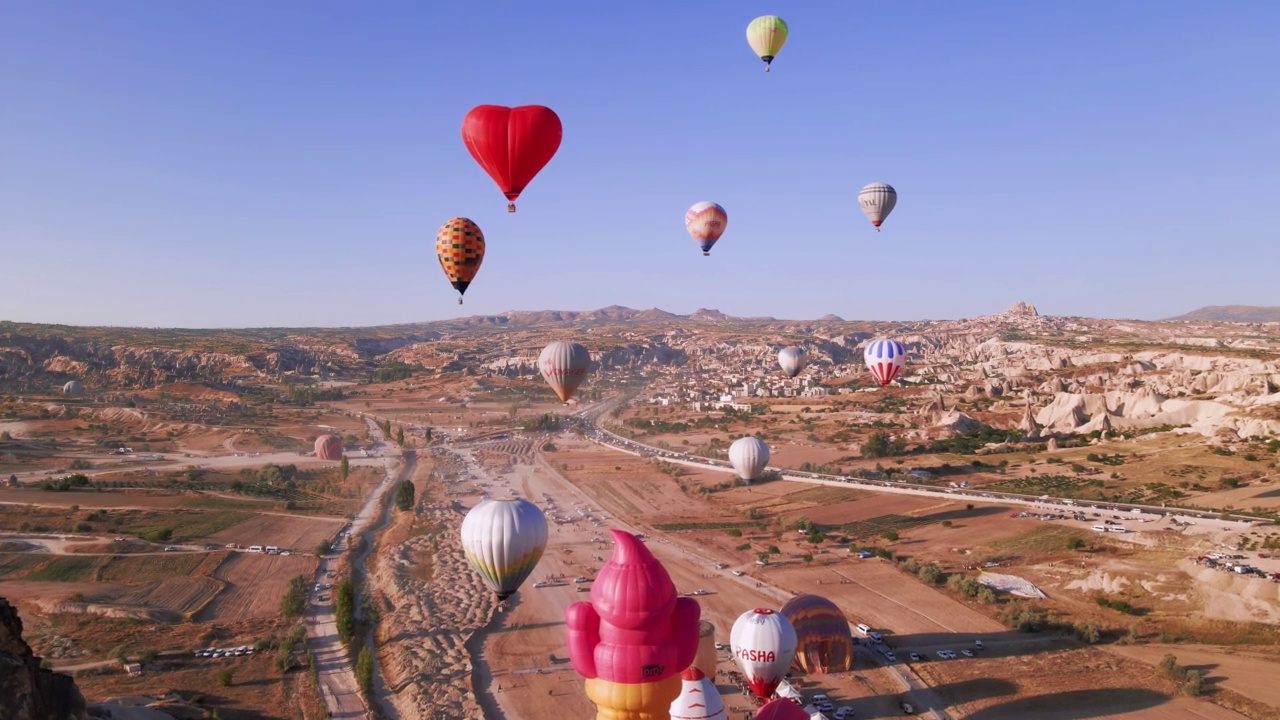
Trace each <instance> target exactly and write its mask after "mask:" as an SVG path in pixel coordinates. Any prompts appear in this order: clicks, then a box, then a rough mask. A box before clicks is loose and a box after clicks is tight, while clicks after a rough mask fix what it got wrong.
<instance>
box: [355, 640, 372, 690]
mask: <svg viewBox="0 0 1280 720" xmlns="http://www.w3.org/2000/svg"><path fill="white" fill-rule="evenodd" d="M356 682H357V683H359V685H360V689H361V690H363V691H364V693H365V694H366V695H368V694H369V693H371V692H373V653H371V652H369V648H368V647H363V648H360V656H359V657H358V658H356Z"/></svg>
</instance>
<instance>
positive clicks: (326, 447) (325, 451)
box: [316, 435, 342, 460]
mask: <svg viewBox="0 0 1280 720" xmlns="http://www.w3.org/2000/svg"><path fill="white" fill-rule="evenodd" d="M316 457H318V458H320V459H321V460H341V459H342V439H341V438H339V437H338V436H337V435H321V436H320V437H318V438H316Z"/></svg>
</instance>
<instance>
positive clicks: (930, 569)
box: [919, 563, 942, 585]
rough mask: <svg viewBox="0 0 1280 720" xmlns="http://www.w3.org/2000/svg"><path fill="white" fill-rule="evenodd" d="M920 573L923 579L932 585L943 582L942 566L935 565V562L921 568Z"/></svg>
mask: <svg viewBox="0 0 1280 720" xmlns="http://www.w3.org/2000/svg"><path fill="white" fill-rule="evenodd" d="M919 575H920V579H921V580H923V581H924V582H926V583H929V584H930V585H937V584H938V583H940V582H942V568H940V567H938V566H937V565H934V564H933V563H929V564H928V565H925V566H924V567H922V568H920V573H919Z"/></svg>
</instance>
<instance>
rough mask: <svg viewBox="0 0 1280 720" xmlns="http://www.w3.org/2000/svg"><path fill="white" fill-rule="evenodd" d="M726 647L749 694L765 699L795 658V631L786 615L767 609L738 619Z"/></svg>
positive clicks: (748, 612)
mask: <svg viewBox="0 0 1280 720" xmlns="http://www.w3.org/2000/svg"><path fill="white" fill-rule="evenodd" d="M729 645H730V647H731V648H732V649H733V656H734V657H735V658H737V659H738V666H739V667H741V668H742V674H743V676H745V677H746V680H747V686H748V687H750V688H751V692H753V693H755V695H756V697H759V698H760V699H762V700H767V699H769V696H770V695H772V694H773V691H774V690H776V689H777V688H778V683H780V682H782V678H783V676H784V675H786V673H787V670H788V669H789V668H790V667H791V661H792V660H794V659H795V656H796V631H795V629H794V628H792V627H791V622H790V621H789V620H787V618H786V616H784V615H782V614H781V613H779V612H775V611H773V610H769V609H767V608H756V609H755V610H748V611H746V612H744V613H742V614H741V615H739V616H738V619H737V620H736V621H735V622H734V623H733V631H732V632H731V633H730V634H729Z"/></svg>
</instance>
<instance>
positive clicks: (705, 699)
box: [668, 667, 729, 720]
mask: <svg viewBox="0 0 1280 720" xmlns="http://www.w3.org/2000/svg"><path fill="white" fill-rule="evenodd" d="M680 684H681V686H682V687H681V688H680V695H679V697H677V698H676V699H675V700H673V701H672V702H671V708H670V709H669V710H668V714H669V715H671V720H725V718H727V717H729V715H728V712H727V711H726V710H725V708H724V700H722V699H721V698H720V691H719V690H717V689H716V685H715V683H713V682H711V679H710V678H708V677H707V676H706V675H704V674H703V673H702V671H701V670H699V669H698V668H696V667H691V668H689V669H687V670H685V671H684V672H682V673H680Z"/></svg>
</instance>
